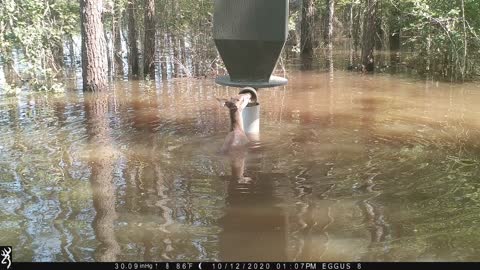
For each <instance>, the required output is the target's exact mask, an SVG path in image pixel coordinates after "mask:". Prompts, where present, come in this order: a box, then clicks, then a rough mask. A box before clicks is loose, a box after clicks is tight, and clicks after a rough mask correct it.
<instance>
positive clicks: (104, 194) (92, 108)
mask: <svg viewBox="0 0 480 270" xmlns="http://www.w3.org/2000/svg"><path fill="white" fill-rule="evenodd" d="M108 104H109V96H108V95H107V94H103V93H95V94H90V95H87V96H86V101H85V115H86V118H87V132H88V136H89V140H90V146H91V147H92V149H91V152H90V167H91V176H90V183H91V186H92V192H93V194H92V195H93V206H94V208H95V211H96V215H95V218H94V220H93V224H92V225H93V228H94V231H95V235H96V237H97V239H98V241H99V242H100V246H98V247H97V251H96V252H95V254H96V258H95V260H96V261H115V260H116V258H117V255H118V254H119V252H120V246H119V244H118V242H117V239H116V236H115V220H116V219H117V213H116V210H115V202H116V197H115V185H114V183H113V174H112V173H113V168H114V164H115V160H116V153H115V151H114V150H113V147H112V142H111V137H110V127H109V121H108Z"/></svg>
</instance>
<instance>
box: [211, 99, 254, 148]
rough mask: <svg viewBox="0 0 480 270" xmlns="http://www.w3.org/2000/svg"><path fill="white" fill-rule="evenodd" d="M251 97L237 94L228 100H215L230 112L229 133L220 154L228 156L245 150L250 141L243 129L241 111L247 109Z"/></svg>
mask: <svg viewBox="0 0 480 270" xmlns="http://www.w3.org/2000/svg"><path fill="white" fill-rule="evenodd" d="M250 97H251V95H250V94H249V93H246V94H239V95H238V96H235V97H232V98H230V99H224V98H217V100H218V101H219V102H220V104H221V105H223V106H225V107H227V108H228V110H229V112H230V132H229V133H228V135H227V137H226V138H225V141H224V142H223V146H222V148H221V150H220V151H221V152H222V153H223V154H228V153H231V152H235V151H238V150H241V149H245V148H246V146H247V145H248V143H249V142H250V140H249V139H248V137H247V135H246V134H245V130H244V129H243V118H242V111H243V109H245V107H247V105H248V103H249V101H250Z"/></svg>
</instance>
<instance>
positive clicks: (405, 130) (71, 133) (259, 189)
mask: <svg viewBox="0 0 480 270" xmlns="http://www.w3.org/2000/svg"><path fill="white" fill-rule="evenodd" d="M288 78H289V80H290V81H289V84H288V86H286V87H285V88H276V89H269V90H261V91H260V92H259V93H260V96H259V100H260V102H261V104H262V111H261V129H262V131H261V136H260V139H261V141H260V142H259V144H258V145H257V147H255V148H252V149H250V150H249V153H248V154H247V155H246V156H245V157H243V156H237V157H233V158H228V157H224V156H221V155H220V154H218V150H219V148H220V147H221V145H222V143H223V139H224V137H225V135H226V134H227V132H228V129H229V123H228V115H227V111H226V110H225V109H224V108H222V107H220V106H219V104H218V102H217V101H216V99H215V97H223V96H229V95H233V94H235V93H236V90H235V89H226V88H224V87H220V86H215V85H214V83H213V80H193V79H192V80H189V79H181V80H173V81H169V82H163V83H160V84H157V85H155V84H149V83H145V82H139V81H133V82H118V83H116V84H115V85H114V86H113V87H112V91H111V94H110V95H108V96H104V95H97V96H91V95H87V94H85V95H84V94H83V93H81V92H79V91H76V90H71V91H69V92H67V93H66V94H60V95H59V94H57V95H45V94H23V95H20V96H18V97H2V99H1V101H0V153H1V155H0V194H1V196H0V213H1V216H2V218H1V220H0V242H1V243H4V244H8V245H13V246H14V252H15V258H16V260H20V261H32V260H33V261H113V260H118V261H163V260H190V261H197V260H270V261H272V260H280V261H285V260H287V261H290V260H300V261H353V260H362V261H384V260H385V261H417V260H418V261H444V260H452V261H464V260H477V261H478V260H480V255H479V253H478V250H479V249H480V240H479V239H480V231H479V230H478V226H479V225H480V224H479V222H480V217H479V216H478V213H479V210H480V209H479V208H480V184H479V182H478V179H479V177H480V172H479V170H480V141H479V140H478V138H479V135H480V107H478V104H479V102H480V87H478V85H473V84H463V85H452V84H443V83H436V82H431V81H427V82H425V81H414V80H411V79H406V78H405V79H404V78H400V77H392V76H388V75H374V76H362V75H359V74H357V73H344V72H336V73H334V74H327V73H315V72H302V73H300V72H292V73H290V74H288ZM239 164H244V165H245V176H246V177H248V178H246V179H249V180H248V181H239V180H238V179H237V178H235V177H233V176H232V167H233V168H234V169H235V168H236V166H240V165H239Z"/></svg>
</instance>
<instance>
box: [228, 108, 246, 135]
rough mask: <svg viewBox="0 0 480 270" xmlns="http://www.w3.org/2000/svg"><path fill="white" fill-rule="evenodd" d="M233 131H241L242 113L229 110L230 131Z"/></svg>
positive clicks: (236, 110)
mask: <svg viewBox="0 0 480 270" xmlns="http://www.w3.org/2000/svg"><path fill="white" fill-rule="evenodd" d="M234 130H241V131H243V118H242V112H241V111H239V110H238V109H232V110H230V131H234Z"/></svg>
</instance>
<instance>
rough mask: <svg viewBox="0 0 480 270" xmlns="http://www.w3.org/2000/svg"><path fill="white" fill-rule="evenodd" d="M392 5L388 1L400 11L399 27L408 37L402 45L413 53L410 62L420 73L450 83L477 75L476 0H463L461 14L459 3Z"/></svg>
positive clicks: (431, 0) (433, 0) (434, 0)
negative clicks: (450, 81)
mask: <svg viewBox="0 0 480 270" xmlns="http://www.w3.org/2000/svg"><path fill="white" fill-rule="evenodd" d="M396 2H397V3H393V1H392V3H393V5H394V8H397V9H399V10H400V11H401V14H402V19H403V25H402V27H403V30H404V31H406V32H407V35H408V36H409V38H408V40H407V41H406V45H408V46H410V48H412V52H414V54H413V57H411V61H415V63H416V65H419V70H420V71H425V72H430V71H431V72H435V73H437V74H439V75H442V76H444V77H447V78H451V79H454V80H459V79H465V78H469V77H472V76H475V75H476V74H477V75H478V70H476V66H478V64H480V55H479V50H478V49H479V44H480V40H479V39H478V36H476V33H475V30H474V29H478V26H479V23H480V20H479V18H478V13H477V14H475V13H474V12H472V10H474V8H478V5H479V3H480V1H478V0H466V1H465V3H464V4H465V6H464V7H465V14H463V12H462V5H461V4H462V1H461V0H460V1H450V0H448V1H447V0H440V1H439V0H415V1H413V0H403V1H396ZM477 10H478V9H477ZM464 20H465V25H464ZM472 26H473V27H472ZM475 27H476V28H475Z"/></svg>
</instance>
